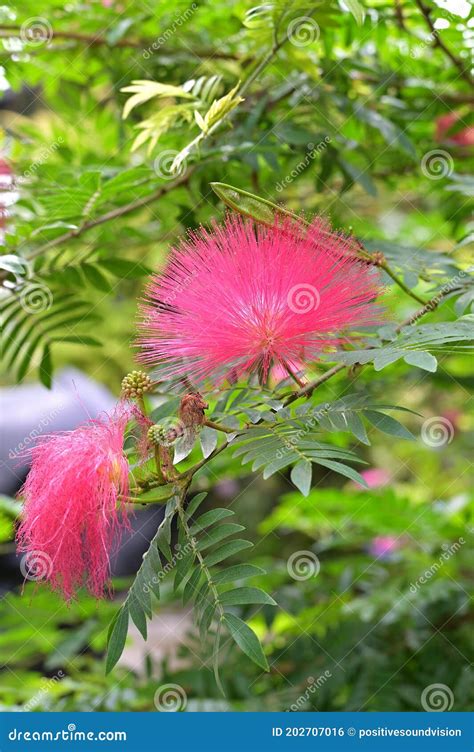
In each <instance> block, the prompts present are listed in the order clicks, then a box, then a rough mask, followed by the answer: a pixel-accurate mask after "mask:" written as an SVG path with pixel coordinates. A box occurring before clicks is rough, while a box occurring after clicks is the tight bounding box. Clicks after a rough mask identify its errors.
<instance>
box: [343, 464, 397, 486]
mask: <svg viewBox="0 0 474 752" xmlns="http://www.w3.org/2000/svg"><path fill="white" fill-rule="evenodd" d="M360 475H361V476H362V477H363V479H364V480H365V482H366V483H367V486H368V487H369V488H383V486H386V485H387V484H388V483H389V482H390V473H389V472H388V471H387V470H384V469H383V468H382V467H371V468H369V469H368V470H362V471H361V472H360ZM351 486H352V487H353V488H358V489H363V490H365V488H364V486H363V485H362V484H361V483H351Z"/></svg>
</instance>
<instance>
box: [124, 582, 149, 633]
mask: <svg viewBox="0 0 474 752" xmlns="http://www.w3.org/2000/svg"><path fill="white" fill-rule="evenodd" d="M127 606H128V609H129V612H130V616H131V617H132V620H133V622H134V624H135V626H136V627H137V629H138V631H139V632H140V634H141V636H142V637H143V639H144V640H146V638H147V628H146V615H145V612H144V610H143V608H142V606H141V604H140V602H139V601H138V599H137V597H136V595H135V594H134V593H133V592H131V593H130V597H129V598H128V599H127Z"/></svg>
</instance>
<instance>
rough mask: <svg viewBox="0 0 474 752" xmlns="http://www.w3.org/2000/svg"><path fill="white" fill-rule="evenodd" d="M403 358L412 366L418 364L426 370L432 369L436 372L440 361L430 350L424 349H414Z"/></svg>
mask: <svg viewBox="0 0 474 752" xmlns="http://www.w3.org/2000/svg"><path fill="white" fill-rule="evenodd" d="M403 360H404V361H405V363H408V365H410V366H418V368H422V369H423V370H424V371H430V372H431V373H435V371H436V369H437V368H438V361H437V360H436V358H435V356H434V355H431V353H429V352H423V350H422V351H420V352H417V351H416V350H413V351H412V352H409V353H408V354H407V355H405V357H404V358H403Z"/></svg>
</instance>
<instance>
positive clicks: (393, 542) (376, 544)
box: [369, 535, 400, 559]
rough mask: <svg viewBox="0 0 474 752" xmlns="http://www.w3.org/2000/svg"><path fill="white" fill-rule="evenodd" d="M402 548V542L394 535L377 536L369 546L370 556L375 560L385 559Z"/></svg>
mask: <svg viewBox="0 0 474 752" xmlns="http://www.w3.org/2000/svg"><path fill="white" fill-rule="evenodd" d="M398 548H400V542H399V541H398V539H397V538H395V536H393V535H377V536H376V537H375V538H373V539H372V541H371V542H370V546H369V554H371V555H372V556H375V558H377V559H379V558H384V557H387V556H389V555H390V554H392V553H393V552H394V551H396V550H397V549H398Z"/></svg>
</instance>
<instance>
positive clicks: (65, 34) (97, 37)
mask: <svg viewBox="0 0 474 752" xmlns="http://www.w3.org/2000/svg"><path fill="white" fill-rule="evenodd" d="M11 36H16V37H19V36H22V27H21V26H14V25H9V24H1V25H0V37H3V38H5V37H11ZM53 39H69V40H72V41H75V42H84V43H86V44H89V45H90V46H91V47H97V46H99V45H107V46H108V47H134V48H135V49H139V50H141V49H143V48H144V47H146V46H147V45H151V44H153V40H152V39H150V40H149V41H147V40H145V39H143V40H136V41H134V40H131V39H118V40H117V41H116V42H114V43H111V42H109V41H108V40H107V37H104V36H103V34H100V33H98V34H82V33H80V32H78V31H55V30H53V31H52V34H51V36H49V35H48V34H44V35H43V36H42V35H39V36H35V38H34V41H35V42H40V41H44V42H52V41H53ZM27 41H28V40H27Z"/></svg>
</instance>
